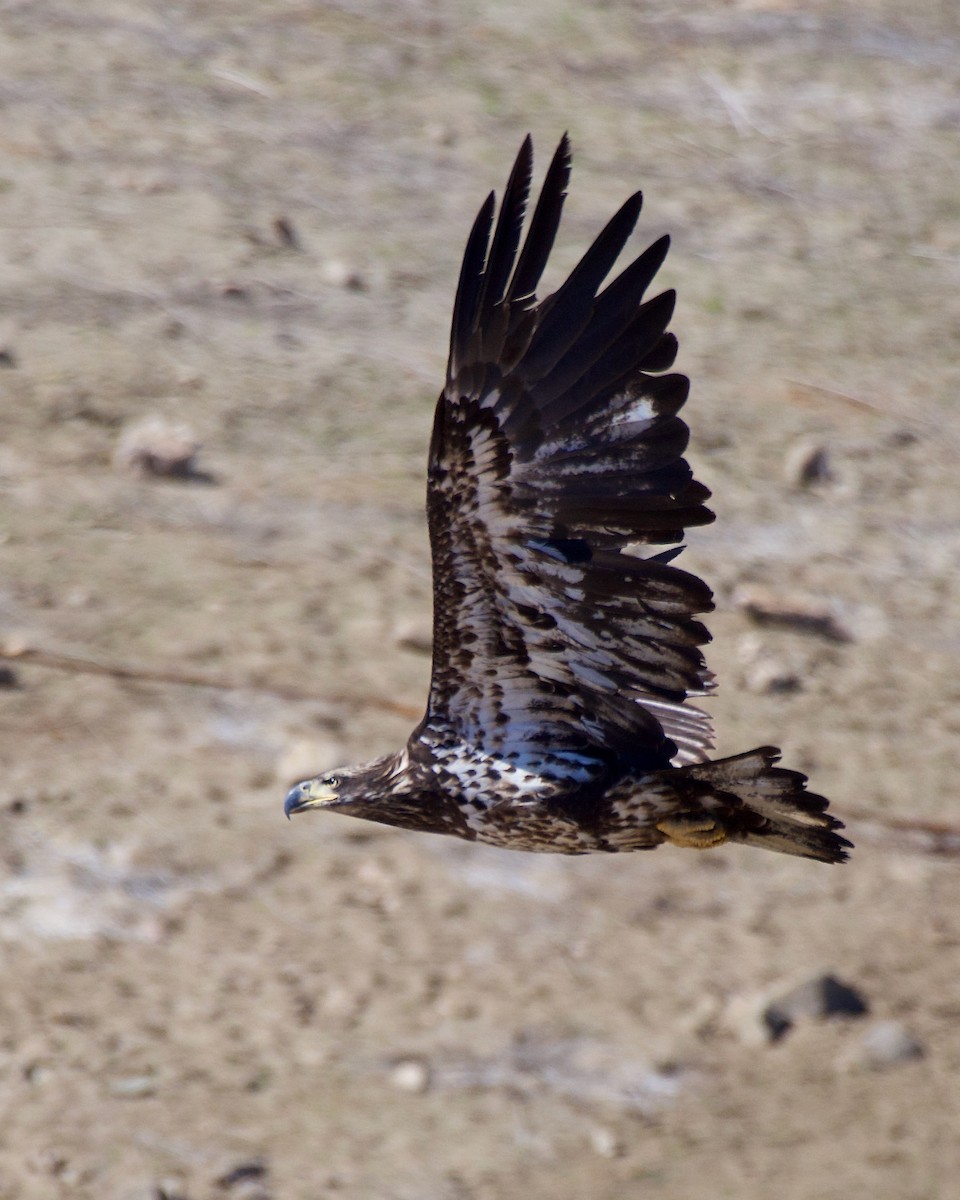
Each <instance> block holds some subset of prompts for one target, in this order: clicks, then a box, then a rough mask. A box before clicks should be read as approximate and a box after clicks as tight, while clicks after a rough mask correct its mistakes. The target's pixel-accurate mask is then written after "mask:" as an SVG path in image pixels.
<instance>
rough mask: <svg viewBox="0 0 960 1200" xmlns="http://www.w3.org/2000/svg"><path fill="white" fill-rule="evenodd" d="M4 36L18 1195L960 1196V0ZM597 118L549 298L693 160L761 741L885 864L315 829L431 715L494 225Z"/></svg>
mask: <svg viewBox="0 0 960 1200" xmlns="http://www.w3.org/2000/svg"><path fill="white" fill-rule="evenodd" d="M0 28H2V38H0V79H2V84H0V104H2V112H3V120H2V123H0V150H2V157H0V240H2V250H0V280H2V289H0V291H2V294H0V416H2V435H3V436H2V443H0V646H2V650H3V653H4V655H5V657H4V659H3V660H2V661H0V766H2V773H0V847H2V872H0V964H2V970H0V978H2V986H0V1063H2V1071H0V1097H2V1112H3V1119H2V1122H0V1198H2V1200H20V1198H23V1200H28V1198H29V1200H33V1198H34V1197H36V1198H46V1197H51V1196H54V1197H55V1196H64V1197H71V1198H74V1197H76V1198H80V1200H83V1198H87V1197H89V1198H94V1197H95V1198H98V1200H102V1198H104V1197H109V1198H114V1197H116V1198H119V1200H205V1198H210V1197H222V1196H229V1197H231V1198H233V1200H237V1198H240V1200H266V1198H274V1200H316V1198H326V1197H339V1196H344V1197H350V1198H351V1200H353V1198H356V1200H368V1198H369V1200H511V1198H513V1197H518V1196H523V1197H525V1198H526V1200H547V1198H548V1197H549V1198H551V1200H554V1198H556V1197H571V1198H574V1197H576V1198H577V1200H582V1198H584V1197H590V1198H592V1200H619V1198H621V1197H624V1196H639V1195H642V1196H645V1197H663V1198H665V1200H666V1198H671V1200H672V1198H679V1197H684V1198H685V1200H701V1198H702V1200H707V1198H708V1197H709V1198H710V1200H721V1198H722V1197H737V1198H738V1200H760V1198H761V1197H769V1196H771V1195H777V1196H778V1197H782V1198H783V1200H793V1198H796V1200H800V1198H804V1200H806V1198H809V1197H811V1196H816V1197H818V1198H819V1200H840V1198H841V1197H842V1198H843V1200H851V1198H853V1200H856V1198H858V1197H871V1198H890V1200H893V1198H896V1200H926V1198H933V1197H940V1196H945V1195H947V1194H952V1193H951V1186H952V1184H951V1181H955V1180H956V1178H957V1173H958V1170H960V1149H958V1144H960V1143H958V1139H957V1137H956V1079H957V1074H958V1071H960V1029H958V1024H960V992H958V966H960V959H958V942H960V883H958V876H957V866H956V861H955V859H954V858H952V855H953V854H954V853H956V852H957V851H958V848H960V836H958V835H957V834H956V833H952V832H951V830H952V829H953V828H954V827H957V826H960V814H958V812H957V795H956V761H957V745H958V732H960V730H958V720H960V719H958V711H960V710H958V705H957V699H958V685H957V651H958V637H957V632H956V631H957V627H958V626H957V617H958V603H960V601H958V585H957V579H958V573H957V567H958V560H960V532H958V531H960V493H958V489H957V470H956V463H957V454H958V438H960V415H958V412H957V404H956V395H957V388H958V373H960V372H958V362H960V356H958V349H960V346H958V328H960V325H958V317H960V304H958V299H957V293H958V283H960V199H958V198H960V155H958V153H957V135H958V129H960V87H958V83H960V78H958V77H960V13H958V11H957V10H956V9H955V8H954V6H952V5H950V4H943V3H937V2H935V0H918V2H917V3H914V4H912V5H910V6H909V8H907V9H905V8H904V6H903V5H901V4H894V3H886V2H883V0H873V2H871V0H865V2H862V3H860V4H858V5H856V6H854V5H850V4H844V3H842V2H840V0H833V2H830V0H825V2H823V3H795V4H790V3H788V2H785V0H742V2H730V3H725V4H708V3H693V2H685V0H659V2H649V3H641V2H636V3H620V4H615V3H610V4H590V5H586V4H580V3H575V2H572V0H534V2H531V3H528V4H523V5H521V4H514V3H492V2H491V3H487V2H483V0H481V2H480V3H476V4H463V3H454V2H444V0H406V2H404V0H394V2H390V0H380V2H379V3H378V2H376V0H372V2H364V3H359V2H354V0H344V2H343V3H311V2H309V0H275V2H273V3H269V4H265V3H262V2H259V3H258V2H255V0H221V2H218V3H216V4H213V3H202V2H200V0H195V2H193V3H190V2H189V0H188V2H184V3H177V4H174V5H171V4H168V3H162V2H161V0H113V2H111V0H91V2H90V3H85V4H83V5H79V4H71V3H69V2H68V0H63V2H62V3H59V4H58V3H56V2H54V3H51V4H44V5H37V4H32V3H24V2H22V0H21V2H17V0H4V2H2V3H0ZM565 129H569V131H570V133H571V136H572V140H573V146H574V154H575V162H574V174H573V182H572V188H571V194H570V198H569V201H568V205H567V209H566V217H565V221H564V226H563V229H562V231H561V235H560V238H559V240H558V244H557V249H556V254H555V259H554V262H553V264H552V266H551V268H550V270H549V271H548V275H547V281H546V284H547V287H548V288H550V287H554V286H556V285H557V284H558V283H559V282H560V280H561V279H562V277H563V272H564V270H566V269H568V268H569V267H570V266H572V265H573V263H574V262H576V260H577V258H578V257H579V255H580V253H582V251H583V249H584V248H585V246H586V245H587V244H588V242H589V241H590V239H591V238H592V237H593V235H594V234H595V233H596V231H597V230H598V229H599V228H600V227H601V226H602V224H603V223H604V222H605V221H606V219H607V218H608V216H609V215H610V214H611V213H612V212H613V210H614V208H615V207H617V206H618V205H619V204H620V202H621V201H622V200H623V199H624V198H625V196H626V195H627V194H629V193H630V192H631V191H633V190H634V189H635V188H636V187H638V186H639V187H642V188H643V189H644V193H645V197H646V203H645V208H644V213H643V215H642V217H641V223H640V230H639V232H638V235H637V236H636V237H635V239H634V240H633V242H632V243H631V251H632V252H637V251H639V250H640V249H642V248H643V246H644V245H646V244H647V243H648V242H649V241H651V240H653V239H654V238H655V237H657V236H659V235H660V234H662V233H663V232H665V231H669V232H670V233H672V235H673V238H674V244H673V250H672V252H671V255H670V257H669V258H668V260H667V263H666V266H665V267H664V269H663V271H662V272H661V276H660V281H661V284H662V286H663V287H668V286H672V287H676V288H678V290H679V304H678V308H677V314H676V317H675V319H674V323H673V329H674V330H675V331H676V333H677V334H678V336H679V338H680V345H681V353H680V358H679V360H678V366H679V369H681V370H683V371H685V372H687V373H688V374H689V375H690V376H691V378H692V380H693V390H692V396H691V401H690V403H689V405H688V408H687V410H686V415H687V418H688V420H689V421H690V423H691V425H692V428H693V442H692V459H693V461H694V464H695V467H696V469H697V472H698V474H699V476H700V478H702V479H703V480H704V482H706V483H707V484H708V485H709V486H710V487H711V488H713V489H714V492H715V499H714V507H715V508H716V510H717V513H718V521H717V524H716V525H715V526H713V527H711V528H707V529H703V530H696V531H694V533H693V534H692V535H691V537H690V542H689V549H688V551H687V553H686V554H685V556H684V558H683V560H681V564H680V565H683V566H686V567H687V568H688V569H691V570H696V571H700V572H702V573H703V574H704V575H705V577H706V578H707V579H708V580H709V581H710V583H711V584H712V585H713V586H714V588H715V589H716V594H717V611H716V613H715V614H714V615H713V616H712V618H711V619H710V623H711V628H712V630H713V632H714V635H715V643H714V645H713V646H712V647H711V649H710V663H711V666H713V668H714V669H715V670H716V671H717V672H718V674H719V678H720V685H721V686H720V691H719V694H718V696H717V697H716V699H715V700H713V701H712V702H711V711H712V712H713V714H714V716H715V719H716V723H717V727H718V752H719V753H733V752H736V751H738V750H744V749H747V748H749V747H752V746H755V745H757V744H761V743H764V742H773V743H776V744H780V745H782V746H783V748H784V751H785V757H786V759H787V761H788V762H789V763H790V764H791V765H793V766H796V767H799V768H801V769H803V770H806V771H807V772H809V773H810V775H811V776H812V781H813V786H814V787H815V788H816V790H817V791H821V792H824V793H825V794H827V795H829V796H830V798H831V800H832V802H833V805H834V808H835V810H836V811H837V812H838V813H839V814H840V815H842V816H845V817H846V818H847V821H848V825H849V832H850V833H851V835H852V837H853V839H854V840H855V841H856V842H857V843H858V847H859V848H858V851H857V853H856V855H855V856H854V858H853V861H852V862H851V863H850V864H849V865H848V866H845V867H843V868H826V867H823V866H820V865H818V864H813V863H808V862H800V861H794V860H790V859H785V858H780V857H778V856H773V855H763V854H759V853H757V852H755V851H746V850H744V849H742V848H737V847H732V848H725V849H722V850H718V851H714V852H710V853H709V854H705V855H693V854H681V853H678V852H674V851H671V850H670V849H663V850H661V851H660V852H659V853H657V854H655V855H636V856H629V855H625V856H616V857H612V858H610V859H602V858H596V859H583V860H579V859H578V860H566V859H562V858H552V857H544V858H539V857H535V856H523V855H510V854H507V853H499V852H495V851H493V850H491V849H484V848H481V847H473V846H468V845H462V844H459V843H456V842H454V841H449V840H445V839H437V838H430V837H426V836H414V835H409V834H403V833H400V832H397V831H393V830H389V829H386V828H380V827H377V826H374V825H365V824H362V823H360V822H350V821H346V820H343V819H338V818H336V817H334V816H320V815H318V816H311V817H305V818H301V819H299V820H297V821H295V822H293V823H291V824H287V823H286V822H284V821H283V819H282V811H281V808H282V800H283V795H284V792H285V790H286V788H287V786H288V785H289V784H290V783H291V782H292V781H293V780H295V779H298V778H302V777H304V776H306V775H310V774H313V773H315V772H317V771H320V770H321V769H323V768H329V767H332V766H334V765H336V764H338V763H340V762H343V761H352V760H356V759H365V758H370V757H373V756H374V755H376V754H380V753H383V752H386V751H387V750H390V749H394V748H396V747H398V746H399V745H401V744H402V742H403V741H404V740H405V738H406V736H407V734H408V732H409V730H410V729H411V727H412V726H413V724H414V723H415V722H416V720H417V719H418V717H419V715H420V712H421V711H422V706H423V703H424V697H425V693H426V685H427V679H428V673H429V640H430V620H429V603H430V600H429V597H430V568H429V559H428V552H427V541H426V532H425V526H424V519H423V514H422V504H423V488H424V461H425V455H426V445H427V439H428V435H429V425H430V420H431V416H432V409H433V403H434V400H435V397H436V394H437V393H438V391H439V388H440V385H441V382H442V379H443V371H444V365H445V358H446V336H447V329H448V322H449V316H450V309H451V304H452V298H453V291H454V287H455V283H456V278H457V272H458V269H459V262H460V253H461V250H462V247H463V243H464V240H465V238H466V234H467V231H468V229H469V226H470V223H471V221H472V219H473V216H474V213H475V211H476V209H477V207H478V206H479V204H480V202H481V201H482V199H483V197H484V195H485V194H486V192H487V191H488V190H489V189H490V188H491V187H497V188H500V187H502V184H503V182H504V181H505V179H506V175H507V173H508V170H509V167H510V164H511V162H512V160H513V156H514V154H515V153H516V150H517V147H518V146H519V144H520V141H521V139H522V137H523V136H524V134H526V133H527V131H528V130H529V131H531V132H532V133H533V135H534V139H535V144H536V146H537V150H538V169H539V171H542V170H543V169H544V168H545V166H546V163H547V161H548V159H549V155H550V154H551V153H552V150H553V147H554V145H555V144H556V141H557V140H558V139H559V137H560V135H561V134H562V132H563V131H564V130H565ZM538 177H539V176H538Z"/></svg>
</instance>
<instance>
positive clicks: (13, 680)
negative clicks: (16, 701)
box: [0, 663, 20, 689]
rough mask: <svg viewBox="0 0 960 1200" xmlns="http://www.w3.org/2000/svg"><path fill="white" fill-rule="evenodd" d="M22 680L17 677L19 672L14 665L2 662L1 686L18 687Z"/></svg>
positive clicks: (0, 671)
mask: <svg viewBox="0 0 960 1200" xmlns="http://www.w3.org/2000/svg"><path fill="white" fill-rule="evenodd" d="M19 686H20V680H19V679H18V678H17V673H16V671H15V670H14V669H13V667H10V666H8V665H7V664H6V663H0V688H11V689H12V688H18V687H19Z"/></svg>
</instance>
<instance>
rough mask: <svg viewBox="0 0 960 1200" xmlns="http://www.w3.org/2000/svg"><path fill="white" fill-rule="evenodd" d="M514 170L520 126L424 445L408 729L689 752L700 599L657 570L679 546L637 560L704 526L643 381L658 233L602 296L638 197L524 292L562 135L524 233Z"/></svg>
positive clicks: (660, 367) (466, 267)
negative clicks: (421, 634)
mask: <svg viewBox="0 0 960 1200" xmlns="http://www.w3.org/2000/svg"><path fill="white" fill-rule="evenodd" d="M532 165H533V150H532V144H531V141H530V138H529V137H528V138H527V139H526V140H525V142H524V144H523V146H522V147H521V149H520V153H519V155H518V157H517V160H516V163H515V164H514V167H513V171H512V173H511V176H510V180H509V182H508V184H507V187H506V191H505V193H504V197H503V202H502V204H501V206H500V213H499V217H498V219H497V221H496V227H495V228H494V212H495V198H494V195H493V193H491V194H490V195H489V196H488V197H487V200H486V202H485V203H484V205H483V206H482V208H481V209H480V212H479V214H478V216H477V219H476V222H475V223H474V226H473V230H472V232H471V234H470V237H469V240H468V242H467V247H466V251H465V254H464V260H463V266H462V269H461V273H460V281H459V286H458V289H457V296H456V302H455V305H454V312H453V322H452V329H451V344H450V360H449V365H448V370H447V382H446V387H445V389H444V391H443V393H442V395H441V397H440V400H439V403H438V405H437V410H436V416H435V421H434V428H433V437H432V441H431V447H430V461H429V479H428V490H427V513H428V519H429V526H430V539H431V548H432V553H433V588H434V651H433V675H432V681H431V688H430V699H429V706H428V711H427V717H426V722H427V723H428V724H430V725H431V726H434V727H436V726H442V727H445V728H447V729H448V730H452V731H453V732H454V733H455V735H456V736H458V737H460V738H462V739H463V740H465V741H466V742H467V743H469V744H471V745H474V746H477V747H480V748H482V749H483V751H484V752H485V753H488V754H492V755H497V756H507V757H509V756H511V755H513V756H520V757H523V758H524V759H526V760H528V761H529V760H530V759H531V758H532V759H534V760H535V759H536V758H537V757H538V756H540V755H542V756H544V758H547V757H550V756H554V757H555V756H556V755H557V754H564V753H569V754H573V755H579V754H584V753H586V754H593V755H594V756H595V755H596V754H597V753H598V752H600V754H601V756H602V754H603V752H606V751H613V752H615V753H618V754H623V753H626V754H629V755H631V756H635V757H636V758H637V759H638V760H639V761H641V762H649V763H650V765H651V766H666V765H667V764H668V763H669V762H670V761H673V762H674V764H677V765H679V764H681V763H685V762H695V761H699V760H701V759H703V758H704V757H705V752H706V750H707V749H708V748H709V747H710V745H711V744H712V743H711V729H710V723H709V720H708V718H707V716H706V715H705V714H704V713H702V712H701V711H699V710H698V709H696V708H694V707H692V706H691V705H689V704H688V703H687V697H688V696H690V695H692V694H702V693H703V692H704V691H705V690H706V689H707V688H708V687H709V682H710V676H709V673H708V672H707V670H706V667H705V664H704V660H703V656H702V653H701V651H700V646H701V645H702V644H703V643H705V642H706V641H707V640H709V635H708V634H707V632H706V630H705V629H704V627H703V625H702V624H701V623H700V622H699V621H697V620H696V619H695V615H696V614H697V613H702V612H706V611H708V610H709V609H710V608H711V607H712V600H711V593H710V590H709V589H708V588H707V587H706V585H705V584H704V583H703V582H701V580H699V579H698V578H696V577H695V576H693V575H690V574H687V573H686V572H683V571H680V570H678V569H677V568H675V567H673V566H670V565H668V564H669V560H670V559H671V558H673V557H674V556H675V555H676V554H678V553H679V548H675V549H673V550H670V551H667V552H665V553H664V552H661V553H654V554H652V555H650V556H647V557H642V556H641V553H642V552H638V547H639V546H641V545H643V544H648V545H650V544H653V545H656V544H660V545H665V544H670V543H676V542H679V541H680V540H681V538H682V536H683V531H684V528H685V527H686V526H691V525H703V524H706V523H708V522H709V521H711V520H712V519H713V514H712V513H711V512H710V510H709V509H707V508H705V507H704V501H705V500H706V499H707V497H708V496H709V492H708V490H707V489H706V488H705V487H704V486H703V485H702V484H700V483H697V482H696V481H695V480H694V478H693V475H692V472H691V470H690V467H689V465H688V464H687V462H686V461H685V459H684V457H683V454H684V450H685V449H686V445H687V440H688V430H687V427H686V425H685V424H684V423H683V421H682V420H680V418H679V417H678V416H677V413H678V411H679V410H680V408H681V407H682V405H683V403H684V401H685V399H686V397H687V392H688V380H687V379H686V377H685V376H683V375H679V374H663V373H662V372H664V371H666V370H667V369H668V368H669V367H671V366H672V365H673V361H674V358H675V356H676V349H677V343H676V339H675V338H674V336H673V335H672V334H670V333H667V332H666V328H667V324H668V322H669V320H670V317H671V315H672V312H673V306H674V299H675V297H674V293H673V292H664V293H662V294H660V295H658V296H655V297H654V298H653V299H650V300H644V293H645V291H646V290H647V288H648V286H649V284H650V283H651V281H652V280H653V277H654V275H655V274H656V272H657V270H658V268H659V267H660V265H661V263H662V262H663V259H664V257H665V255H666V252H667V248H668V245H669V239H668V238H666V237H663V238H661V239H660V240H659V241H657V242H655V243H654V244H653V245H652V246H650V247H649V248H648V249H647V250H645V251H644V252H643V253H642V254H641V255H640V256H639V257H638V258H637V259H636V260H635V261H634V262H632V263H631V264H630V265H629V266H628V267H627V268H626V269H625V270H624V271H623V273H622V274H620V275H619V276H618V277H617V278H616V279H614V280H613V282H611V283H609V284H608V285H607V286H606V287H605V288H603V290H600V289H601V286H602V285H603V283H604V281H605V279H606V278H607V276H608V275H609V273H610V271H611V269H612V267H613V265H614V263H615V261H616V259H617V258H618V256H619V254H620V252H621V250H622V249H623V247H624V244H625V243H626V241H627V239H628V237H629V236H630V234H631V233H632V231H633V228H634V225H635V223H636V220H637V217H638V215H639V212H640V205H641V196H640V194H639V193H638V194H636V195H634V196H632V197H631V198H630V199H629V200H627V202H626V203H625V204H624V205H623V207H622V208H621V209H620V211H619V212H618V213H617V214H616V215H615V216H614V217H613V218H612V220H611V221H610V222H609V223H608V225H607V226H606V228H605V229H604V230H603V232H602V233H601V234H600V235H599V237H598V238H597V239H596V241H595V242H594V243H593V245H592V246H591V247H590V249H589V250H588V251H587V253H586V254H585V255H584V257H583V259H582V260H581V261H580V263H579V265H578V266H577V267H576V268H575V269H574V271H573V272H572V274H571V275H570V277H569V278H568V279H567V281H566V282H565V283H564V284H563V285H562V286H561V287H560V288H559V289H558V290H557V291H556V292H554V293H553V294H552V295H551V296H548V297H547V298H546V299H544V300H538V299H537V296H536V291H537V287H538V285H539V281H540V276H541V274H542V272H543V269H544V267H545V266H546V262H547V259H548V257H549V254H550V251H551V248H552V246H553V242H554V238H555V236H556V233H557V228H558V226H559V223H560V214H561V210H562V208H563V202H564V198H565V196H566V188H567V183H568V180H569V175H570V149H569V143H568V140H567V138H566V136H564V138H563V140H562V141H561V143H560V145H559V147H558V148H557V151H556V153H555V155H554V157H553V161H552V163H551V165H550V168H549V170H548V172H547V175H546V178H545V181H544V185H543V188H542V191H541V194H540V198H539V200H538V202H537V205H536V209H535V211H534V215H533V217H532V218H531V221H530V225H529V229H528V231H527V235H526V238H525V239H522V230H523V224H524V216H525V211H526V205H527V199H528V196H529V190H530V180H531V172H532ZM491 234H492V239H491ZM521 242H522V245H521Z"/></svg>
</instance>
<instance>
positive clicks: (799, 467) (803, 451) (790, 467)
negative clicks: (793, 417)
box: [783, 437, 833, 488]
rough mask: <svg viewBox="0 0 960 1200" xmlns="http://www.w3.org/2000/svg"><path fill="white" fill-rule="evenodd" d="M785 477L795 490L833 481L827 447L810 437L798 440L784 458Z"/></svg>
mask: <svg viewBox="0 0 960 1200" xmlns="http://www.w3.org/2000/svg"><path fill="white" fill-rule="evenodd" d="M783 477H784V479H785V480H786V482H787V483H788V484H789V485H790V486H791V487H795V488H810V487H815V486H816V485H817V484H822V483H829V482H830V481H831V480H832V479H833V472H832V470H831V469H830V454H829V451H828V450H827V448H826V446H825V445H824V444H823V443H822V442H820V441H818V440H816V439H814V438H809V437H802V438H798V439H797V441H795V442H794V443H793V445H792V446H791V447H790V448H789V449H788V450H787V452H786V454H785V455H784V458H783Z"/></svg>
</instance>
